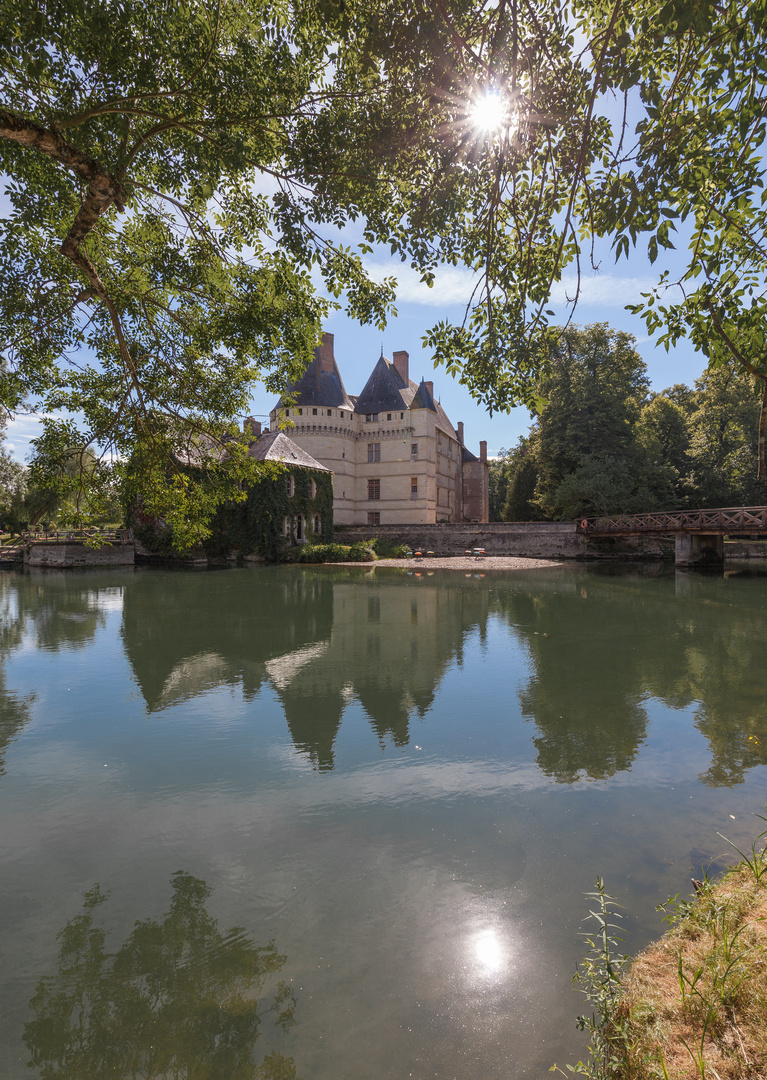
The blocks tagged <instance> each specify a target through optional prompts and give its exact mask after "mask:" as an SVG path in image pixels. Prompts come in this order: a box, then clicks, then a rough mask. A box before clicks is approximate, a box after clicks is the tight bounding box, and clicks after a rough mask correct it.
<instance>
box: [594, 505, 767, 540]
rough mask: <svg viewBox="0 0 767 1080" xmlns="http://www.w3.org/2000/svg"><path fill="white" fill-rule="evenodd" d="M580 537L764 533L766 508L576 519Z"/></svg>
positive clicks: (752, 507) (737, 508) (766, 526)
mask: <svg viewBox="0 0 767 1080" xmlns="http://www.w3.org/2000/svg"><path fill="white" fill-rule="evenodd" d="M576 528H577V531H578V532H579V533H581V534H584V535H592V536H599V535H609V534H611V533H613V534H615V533H670V532H703V533H705V532H708V533H724V534H726V533H739V532H748V533H752V532H767V506H725V507H719V508H717V509H715V510H657V511H654V512H652V513H649V514H618V515H613V516H609V517H590V518H580V519H579V520H578V521H577V524H576Z"/></svg>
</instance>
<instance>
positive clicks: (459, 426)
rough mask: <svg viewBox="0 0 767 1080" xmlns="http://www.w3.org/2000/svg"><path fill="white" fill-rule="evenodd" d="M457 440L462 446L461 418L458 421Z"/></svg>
mask: <svg viewBox="0 0 767 1080" xmlns="http://www.w3.org/2000/svg"><path fill="white" fill-rule="evenodd" d="M458 442H459V443H460V444H461V446H463V420H459V421H458Z"/></svg>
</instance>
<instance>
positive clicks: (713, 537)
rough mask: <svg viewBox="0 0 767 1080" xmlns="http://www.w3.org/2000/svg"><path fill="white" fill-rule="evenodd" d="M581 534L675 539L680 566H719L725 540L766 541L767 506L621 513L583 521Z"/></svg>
mask: <svg viewBox="0 0 767 1080" xmlns="http://www.w3.org/2000/svg"><path fill="white" fill-rule="evenodd" d="M576 528H577V531H578V533H580V535H581V536H586V537H594V538H595V539H596V538H599V537H608V536H644V535H648V534H653V533H654V534H656V535H661V536H674V537H675V539H676V553H675V554H676V562H677V565H679V566H699V565H707V564H708V565H717V564H720V563H722V562H723V561H724V537H725V536H732V535H743V534H746V535H748V536H754V535H757V534H760V535H763V536H765V537H766V538H767V506H726V507H720V508H718V509H715V510H670V511H669V510H658V511H656V512H654V513H651V514H618V515H614V516H608V517H590V518H581V519H580V520H579V521H578V522H577V525H576Z"/></svg>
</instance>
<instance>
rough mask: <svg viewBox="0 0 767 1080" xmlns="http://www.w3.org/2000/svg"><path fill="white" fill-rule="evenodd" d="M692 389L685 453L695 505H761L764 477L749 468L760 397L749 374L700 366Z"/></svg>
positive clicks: (766, 489) (754, 450) (753, 454)
mask: <svg viewBox="0 0 767 1080" xmlns="http://www.w3.org/2000/svg"><path fill="white" fill-rule="evenodd" d="M695 389H696V397H697V401H698V408H697V409H696V410H695V411H694V412H693V413H692V414H691V416H690V421H689V431H690V451H689V456H690V465H691V474H692V483H693V485H694V489H695V496H694V497H695V499H696V500H697V501H698V505H700V506H714V507H715V506H743V505H745V506H749V505H751V506H753V505H761V504H762V503H763V502H764V500H765V498H767V483H765V482H764V481H760V480H758V479H757V478H756V475H755V472H756V470H755V468H754V466H755V463H756V458H757V419H758V417H759V413H760V403H759V398H758V396H757V392H756V391H755V388H754V384H753V380H752V379H751V377H750V376H749V374H748V373H747V372H742V370H738V368H737V367H736V366H735V365H730V366H729V367H726V368H724V367H723V368H717V369H715V370H713V371H708V372H706V373H705V374H704V375H702V376H701V378H700V379H696V381H695Z"/></svg>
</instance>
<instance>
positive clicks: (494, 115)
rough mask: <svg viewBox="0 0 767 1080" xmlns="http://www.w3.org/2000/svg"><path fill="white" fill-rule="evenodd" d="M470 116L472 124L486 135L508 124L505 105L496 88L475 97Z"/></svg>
mask: <svg viewBox="0 0 767 1080" xmlns="http://www.w3.org/2000/svg"><path fill="white" fill-rule="evenodd" d="M470 116H471V122H472V124H473V126H474V127H475V128H476V129H477V130H478V131H481V132H482V133H483V134H486V135H491V134H493V133H494V132H496V131H500V130H501V128H502V127H504V126H505V125H507V124H508V109H507V105H506V102H505V101H504V99H503V98H502V97H501V95H500V94H499V93H498V92H497V90H488V91H487V93H486V94H483V95H481V96H480V97H477V98H475V99H474V101H473V103H472V106H471V110H470Z"/></svg>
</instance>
